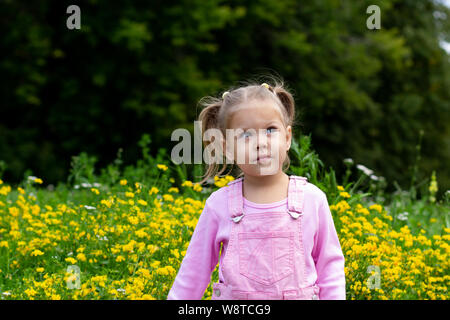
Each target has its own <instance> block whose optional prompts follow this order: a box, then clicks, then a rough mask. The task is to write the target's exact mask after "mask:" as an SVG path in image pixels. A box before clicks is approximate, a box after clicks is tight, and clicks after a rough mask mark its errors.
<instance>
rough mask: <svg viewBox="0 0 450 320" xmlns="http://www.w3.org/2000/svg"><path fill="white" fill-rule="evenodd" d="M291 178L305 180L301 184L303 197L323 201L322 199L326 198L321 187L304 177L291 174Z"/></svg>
mask: <svg viewBox="0 0 450 320" xmlns="http://www.w3.org/2000/svg"><path fill="white" fill-rule="evenodd" d="M292 178H294V179H301V180H304V181H305V182H306V183H305V184H304V185H303V192H304V193H305V199H309V200H314V201H319V202H320V201H323V200H324V199H327V196H326V194H325V192H324V191H322V189H320V188H319V187H318V186H316V185H315V184H313V183H311V182H309V181H308V179H307V178H306V177H302V176H295V175H293V176H292Z"/></svg>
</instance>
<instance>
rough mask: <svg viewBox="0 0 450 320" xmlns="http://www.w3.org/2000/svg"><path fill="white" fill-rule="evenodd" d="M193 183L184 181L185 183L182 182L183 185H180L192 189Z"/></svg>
mask: <svg viewBox="0 0 450 320" xmlns="http://www.w3.org/2000/svg"><path fill="white" fill-rule="evenodd" d="M192 185H193V183H192V181H189V180H186V181H185V182H183V184H182V185H181V186H182V187H192Z"/></svg>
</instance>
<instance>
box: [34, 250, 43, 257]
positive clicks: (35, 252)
mask: <svg viewBox="0 0 450 320" xmlns="http://www.w3.org/2000/svg"><path fill="white" fill-rule="evenodd" d="M43 254H44V253H43V252H42V251H41V250H38V249H36V250H34V251H33V252H31V255H32V256H42V255H43Z"/></svg>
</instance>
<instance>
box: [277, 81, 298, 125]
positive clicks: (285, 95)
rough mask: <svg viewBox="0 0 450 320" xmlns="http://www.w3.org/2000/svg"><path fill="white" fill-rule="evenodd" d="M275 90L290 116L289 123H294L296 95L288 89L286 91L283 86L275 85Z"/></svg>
mask: <svg viewBox="0 0 450 320" xmlns="http://www.w3.org/2000/svg"><path fill="white" fill-rule="evenodd" d="M273 92H274V93H275V94H276V96H277V97H278V99H280V101H281V104H282V105H283V107H284V108H285V110H286V114H287V117H288V119H287V120H288V121H287V123H289V124H292V123H293V122H294V118H295V102H294V97H292V94H290V93H289V92H288V91H286V90H285V89H284V88H283V87H275V88H274V89H273Z"/></svg>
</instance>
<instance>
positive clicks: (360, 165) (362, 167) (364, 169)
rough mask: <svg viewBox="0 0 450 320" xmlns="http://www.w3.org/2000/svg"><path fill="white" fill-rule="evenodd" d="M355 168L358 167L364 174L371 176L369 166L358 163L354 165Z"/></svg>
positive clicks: (371, 172)
mask: <svg viewBox="0 0 450 320" xmlns="http://www.w3.org/2000/svg"><path fill="white" fill-rule="evenodd" d="M356 168H358V169H359V170H361V171H362V172H364V174H366V175H368V176H371V175H372V174H373V171H372V170H370V169H369V168H367V167H365V166H363V165H362V164H358V165H356Z"/></svg>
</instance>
